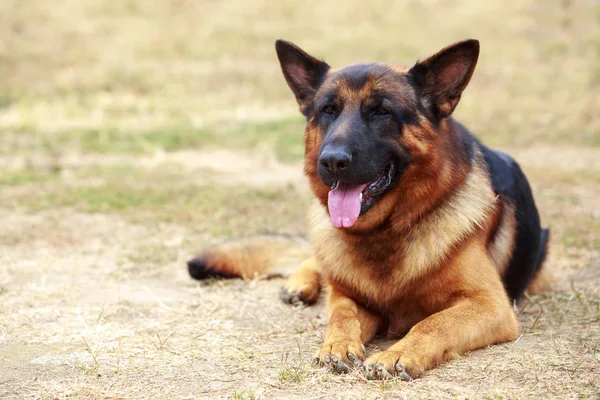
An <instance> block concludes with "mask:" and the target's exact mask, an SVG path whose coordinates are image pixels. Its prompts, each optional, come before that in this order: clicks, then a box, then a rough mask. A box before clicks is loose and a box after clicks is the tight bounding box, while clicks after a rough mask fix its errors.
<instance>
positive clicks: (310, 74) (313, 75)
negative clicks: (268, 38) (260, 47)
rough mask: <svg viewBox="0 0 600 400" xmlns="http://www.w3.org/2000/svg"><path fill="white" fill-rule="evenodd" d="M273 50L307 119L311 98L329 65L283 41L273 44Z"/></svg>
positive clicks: (279, 40)
mask: <svg viewBox="0 0 600 400" xmlns="http://www.w3.org/2000/svg"><path fill="white" fill-rule="evenodd" d="M275 50H276V51H277V58H279V63H280V64H281V70H282V71H283V76H284V77H285V80H286V81H287V83H288V85H289V87H290V89H292V92H294V96H296V101H298V105H299V106H300V111H301V112H302V114H304V116H306V117H308V116H309V115H310V112H311V109H310V106H311V103H312V100H313V97H314V96H315V93H316V91H317V89H318V88H319V86H320V85H321V83H323V79H324V78H325V74H326V73H327V70H328V69H329V65H327V64H326V63H325V62H323V61H319V60H317V59H316V58H314V57H312V56H310V55H308V54H307V53H306V52H304V51H303V50H302V49H301V48H299V47H298V46H296V45H295V44H293V43H290V42H286V41H285V40H281V39H278V40H277V41H276V42H275Z"/></svg>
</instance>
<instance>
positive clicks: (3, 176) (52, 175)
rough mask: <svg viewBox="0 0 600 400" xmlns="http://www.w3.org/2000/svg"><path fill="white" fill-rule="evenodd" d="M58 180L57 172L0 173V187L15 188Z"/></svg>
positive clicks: (24, 171) (23, 171)
mask: <svg viewBox="0 0 600 400" xmlns="http://www.w3.org/2000/svg"><path fill="white" fill-rule="evenodd" d="M58 178H59V173H58V171H33V170H18V171H1V172H0V186H17V185H23V184H27V183H40V182H47V181H51V180H55V179H58Z"/></svg>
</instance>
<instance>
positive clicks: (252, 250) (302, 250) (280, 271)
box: [188, 234, 312, 279]
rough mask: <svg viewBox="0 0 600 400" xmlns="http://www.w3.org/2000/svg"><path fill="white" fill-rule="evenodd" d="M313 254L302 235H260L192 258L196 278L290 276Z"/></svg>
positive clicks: (190, 266) (232, 242) (191, 271)
mask: <svg viewBox="0 0 600 400" xmlns="http://www.w3.org/2000/svg"><path fill="white" fill-rule="evenodd" d="M311 256H312V251H311V247H310V244H309V242H308V240H307V239H306V238H304V237H301V236H290V235H275V234H273V235H260V236H253V237H248V238H242V239H238V240H234V241H230V242H226V243H223V244H221V245H218V246H216V247H214V248H212V249H209V250H206V251H205V252H203V253H202V254H200V255H199V256H198V257H196V258H193V259H192V260H190V261H188V271H189V273H190V275H191V277H192V278H194V279H207V278H211V277H222V278H245V279H254V278H267V277H272V276H283V277H286V276H289V275H290V274H292V273H293V272H294V271H295V270H296V269H298V267H299V266H300V264H301V263H302V262H303V261H304V260H306V259H307V258H309V257H311Z"/></svg>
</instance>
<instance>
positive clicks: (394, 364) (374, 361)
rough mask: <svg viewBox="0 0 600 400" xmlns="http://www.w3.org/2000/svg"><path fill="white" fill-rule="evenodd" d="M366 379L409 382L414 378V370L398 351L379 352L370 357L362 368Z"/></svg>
mask: <svg viewBox="0 0 600 400" xmlns="http://www.w3.org/2000/svg"><path fill="white" fill-rule="evenodd" d="M364 372H365V376H366V377H367V379H373V380H387V379H394V378H400V379H402V380H403V381H410V380H412V379H413V378H414V377H415V376H416V369H415V368H414V367H413V366H412V363H411V361H410V360H409V359H408V358H406V357H403V356H402V354H401V353H400V352H398V351H390V350H388V351H381V352H378V353H375V354H373V355H371V356H370V357H369V358H368V359H367V361H365V368H364Z"/></svg>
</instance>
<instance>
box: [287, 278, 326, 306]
mask: <svg viewBox="0 0 600 400" xmlns="http://www.w3.org/2000/svg"><path fill="white" fill-rule="evenodd" d="M279 298H280V299H281V301H283V302H284V303H286V304H300V303H304V304H313V303H314V302H316V301H317V299H318V298H319V283H318V282H313V281H304V280H301V279H297V278H295V277H294V276H292V277H290V278H289V279H288V280H287V281H286V282H285V285H284V286H283V287H282V288H281V290H280V291H279Z"/></svg>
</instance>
